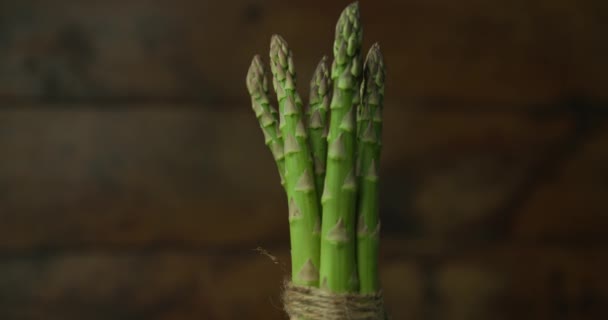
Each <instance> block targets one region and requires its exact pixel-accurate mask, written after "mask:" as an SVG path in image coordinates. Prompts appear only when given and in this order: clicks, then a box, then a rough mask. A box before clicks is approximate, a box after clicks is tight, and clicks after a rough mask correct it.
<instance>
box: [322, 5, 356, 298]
mask: <svg viewBox="0 0 608 320" xmlns="http://www.w3.org/2000/svg"><path fill="white" fill-rule="evenodd" d="M361 38H362V30H361V25H360V23H359V7H358V4H357V3H353V4H351V5H349V6H348V7H346V9H344V11H343V12H342V14H341V15H340V19H339V20H338V24H337V26H336V37H335V41H334V48H333V49H334V50H333V51H334V61H333V64H332V70H331V78H332V80H333V92H332V94H333V97H332V99H331V104H330V109H331V117H330V118H331V119H330V125H329V134H328V137H327V142H328V153H327V172H326V176H325V186H324V191H323V196H322V197H321V203H322V205H323V223H322V224H323V225H322V238H321V273H320V277H321V278H320V279H321V287H322V288H326V289H327V290H329V291H332V292H349V291H350V292H352V291H357V289H358V276H357V274H356V272H357V270H356V259H355V231H354V227H355V221H354V219H355V201H356V198H355V196H356V178H355V165H354V164H355V163H354V162H355V161H354V155H355V129H356V126H355V112H356V106H357V104H358V103H359V88H360V82H361V57H360V47H361Z"/></svg>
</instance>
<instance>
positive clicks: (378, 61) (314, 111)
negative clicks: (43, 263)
mask: <svg viewBox="0 0 608 320" xmlns="http://www.w3.org/2000/svg"><path fill="white" fill-rule="evenodd" d="M361 42H362V28H361V23H360V20H359V7H358V4H357V3H353V4H351V5H349V6H348V7H346V8H345V9H344V11H343V12H342V14H341V15H340V18H339V20H338V23H337V26H336V35H335V41H334V45H333V55H334V60H333V62H332V64H331V68H329V67H328V65H327V58H326V57H323V58H322V59H321V61H320V62H319V65H318V66H317V69H316V70H315V72H314V75H313V77H312V79H311V82H310V95H309V103H308V108H307V110H306V111H305V112H304V110H303V103H302V100H301V99H300V97H299V95H298V93H297V91H296V79H295V76H296V72H295V66H294V62H293V57H292V52H291V50H290V49H289V47H288V45H287V42H286V41H285V40H284V39H283V38H282V37H280V36H278V35H275V36H273V37H272V40H271V46H270V67H271V71H272V76H273V87H274V89H275V92H276V97H277V102H278V106H279V108H278V112H277V110H276V109H275V108H274V107H273V106H272V104H271V102H270V99H269V90H268V81H267V79H266V76H265V72H266V71H265V69H264V65H263V63H262V61H261V59H260V57H259V56H255V57H254V59H253V61H252V63H251V67H250V68H249V73H248V75H247V88H248V90H249V93H250V95H251V101H252V108H253V110H254V112H255V114H256V117H257V119H258V121H259V123H260V127H261V128H262V132H263V133H264V137H265V142H266V145H267V146H268V147H269V148H270V150H271V152H272V154H273V156H274V159H275V161H276V164H277V168H278V170H279V175H280V177H281V183H282V185H283V187H284V189H285V193H286V196H287V199H288V204H289V226H290V238H291V239H290V240H291V258H292V283H293V285H295V286H298V287H302V288H310V290H313V292H316V291H314V290H319V292H321V291H322V292H327V293H330V294H338V295H339V294H349V295H352V294H355V295H357V294H360V295H363V296H365V295H373V294H376V293H378V292H379V290H380V285H379V280H378V243H379V238H378V235H379V228H380V222H379V218H378V211H379V206H378V197H379V190H378V163H379V159H380V150H381V142H380V138H381V134H382V103H383V98H384V62H383V58H382V54H381V53H380V47H379V46H378V44H374V45H373V46H372V47H371V49H370V50H369V52H368V54H367V57H366V59H365V62H364V63H363V61H362V58H361ZM314 288H318V289H314ZM321 296H323V297H325V294H323V295H321ZM331 319H334V318H331ZM336 319H337V318H336ZM366 319H367V318H366Z"/></svg>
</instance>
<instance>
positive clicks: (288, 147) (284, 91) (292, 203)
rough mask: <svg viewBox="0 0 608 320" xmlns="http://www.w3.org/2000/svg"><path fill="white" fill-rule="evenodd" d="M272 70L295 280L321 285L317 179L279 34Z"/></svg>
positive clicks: (291, 70) (290, 66)
mask: <svg viewBox="0 0 608 320" xmlns="http://www.w3.org/2000/svg"><path fill="white" fill-rule="evenodd" d="M270 67H271V70H272V74H273V85H274V88H275V91H276V93H277V99H278V101H279V115H280V117H279V118H280V121H279V129H280V130H281V133H282V136H283V141H284V155H285V181H286V184H287V190H288V191H287V194H288V195H289V227H290V238H291V263H292V281H293V283H294V284H296V285H303V286H315V287H316V286H318V285H319V269H318V268H319V266H320V256H319V242H320V240H319V237H320V210H319V201H318V198H317V192H316V190H315V183H314V177H313V163H312V160H311V156H310V154H311V153H310V149H309V144H308V136H307V132H306V129H305V127H304V121H303V119H302V101H301V99H300V97H299V96H298V94H297V92H296V80H295V69H294V64H293V60H292V55H291V50H289V48H288V47H287V42H285V40H284V39H283V38H281V37H280V36H278V35H274V36H273V37H272V41H271V45H270Z"/></svg>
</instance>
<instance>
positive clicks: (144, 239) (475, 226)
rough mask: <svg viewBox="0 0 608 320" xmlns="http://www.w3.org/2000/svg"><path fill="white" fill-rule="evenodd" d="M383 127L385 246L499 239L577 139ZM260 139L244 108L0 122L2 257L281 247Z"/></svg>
mask: <svg viewBox="0 0 608 320" xmlns="http://www.w3.org/2000/svg"><path fill="white" fill-rule="evenodd" d="M210 109H213V108H210ZM386 119H387V120H386V126H385V128H386V131H385V137H384V155H383V158H382V162H381V175H382V188H383V193H382V203H381V206H382V208H381V210H382V215H383V219H384V224H383V225H384V232H385V233H384V234H385V235H388V236H391V235H400V236H403V235H405V236H407V237H411V238H415V239H419V240H420V239H421V240H432V241H435V240H438V241H442V242H443V241H447V242H448V243H462V242H463V241H468V240H471V241H478V240H479V239H486V238H487V234H488V233H492V232H494V231H493V230H495V229H496V228H498V229H500V230H502V229H501V228H503V227H504V226H503V225H505V224H504V223H503V222H504V219H505V218H504V216H510V215H511V214H514V213H516V212H517V210H516V209H517V208H515V209H514V210H506V211H505V210H502V209H501V208H503V207H505V206H509V205H510V203H511V202H514V201H515V202H517V201H519V200H518V192H519V190H520V189H521V188H520V187H521V186H522V184H525V183H526V181H527V177H528V176H529V175H530V174H532V173H534V172H535V170H536V168H537V166H538V164H539V163H541V164H542V161H541V160H542V159H543V157H544V153H545V152H547V150H549V151H550V150H551V149H553V148H555V147H556V146H559V145H560V143H561V140H562V139H563V138H564V137H567V135H568V134H569V133H570V132H571V130H572V125H571V120H570V119H569V118H568V117H567V116H559V115H558V116H550V117H544V118H543V117H541V118H538V117H530V116H529V115H526V114H525V113H512V114H511V113H509V114H494V113H471V114H470V115H466V116H465V115H460V114H458V113H454V112H424V111H412V110H410V109H407V108H401V107H398V106H391V107H388V108H387V110H386ZM262 140H263V139H262V134H261V132H260V130H259V128H257V124H256V121H255V119H254V116H253V114H252V112H251V111H250V110H249V109H246V110H241V111H234V112H215V111H208V108H201V109H196V108H184V109H174V108H171V107H170V106H166V107H165V106H159V107H158V108H156V109H144V108H137V107H133V108H131V107H125V108H118V109H114V110H104V109H94V108H81V109H72V108H56V109H54V110H50V109H44V108H27V109H19V108H16V109H13V110H11V111H8V110H4V111H2V112H0V150H2V154H3V157H2V161H0V190H1V192H0V219H1V221H2V223H0V250H5V251H12V250H30V249H45V248H48V249H53V248H59V249H61V248H64V249H70V248H75V249H84V248H89V247H96V248H122V249H124V248H140V247H180V248H213V247H217V246H221V247H222V248H243V247H247V248H251V247H255V246H257V243H275V242H277V241H278V242H280V243H283V244H286V243H287V239H288V235H287V233H288V225H287V219H286V216H285V213H286V212H285V208H286V204H285V200H284V196H283V193H282V190H281V188H280V185H279V181H278V174H277V172H276V169H275V166H274V163H273V161H272V158H271V156H270V154H269V152H268V150H266V147H265V146H264V144H263V141H262ZM539 210H543V209H542V208H541V209H539ZM512 211H514V212H512ZM448 217H449V218H448Z"/></svg>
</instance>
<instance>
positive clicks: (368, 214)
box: [357, 43, 384, 294]
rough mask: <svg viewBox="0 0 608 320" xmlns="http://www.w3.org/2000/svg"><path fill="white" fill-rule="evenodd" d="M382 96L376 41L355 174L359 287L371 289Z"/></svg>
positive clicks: (375, 282)
mask: <svg viewBox="0 0 608 320" xmlns="http://www.w3.org/2000/svg"><path fill="white" fill-rule="evenodd" d="M383 98H384V61H383V59H382V54H381V52H380V46H379V45H378V44H377V43H376V44H374V45H373V46H372V48H371V49H370V50H369V53H368V54H367V58H366V60H365V65H364V67H363V83H362V85H361V100H362V104H361V106H360V108H359V112H358V113H357V125H358V128H359V129H360V130H359V131H358V132H357V140H358V152H357V177H358V181H359V194H358V206H357V208H358V214H359V217H358V222H357V268H358V273H359V285H360V288H359V291H360V292H361V293H363V294H366V293H374V292H377V291H378V290H379V289H380V286H379V279H378V245H379V237H378V236H379V232H380V222H379V219H378V211H379V208H378V196H379V192H378V174H377V172H378V169H377V166H378V163H379V160H380V149H381V143H380V138H381V135H382V117H381V114H382V102H383Z"/></svg>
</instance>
